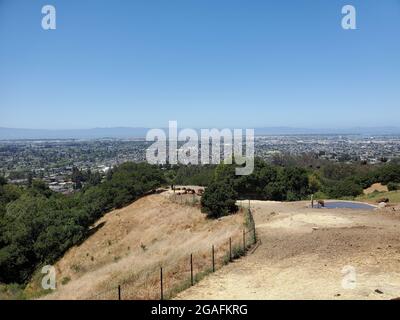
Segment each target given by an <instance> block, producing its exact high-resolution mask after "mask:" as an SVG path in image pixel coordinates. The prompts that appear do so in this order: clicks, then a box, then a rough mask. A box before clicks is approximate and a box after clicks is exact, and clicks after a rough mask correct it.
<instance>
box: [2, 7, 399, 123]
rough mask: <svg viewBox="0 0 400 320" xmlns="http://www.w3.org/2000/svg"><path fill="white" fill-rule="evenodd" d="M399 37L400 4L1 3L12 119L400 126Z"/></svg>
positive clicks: (5, 106) (7, 115)
mask: <svg viewBox="0 0 400 320" xmlns="http://www.w3.org/2000/svg"><path fill="white" fill-rule="evenodd" d="M45 4H52V5H54V6H55V7H56V10H57V29H56V30H50V31H45V30H43V29H42V28H41V19H42V16H43V15H42V13H41V8H42V6H43V5H45ZM345 4H352V5H354V6H355V7H356V9H357V30H343V29H342V28H341V18H342V14H341V8H342V6H343V5H345ZM399 40H400V0H379V1H378V0H362V1H355V0H348V1H338V0H291V1H289V0H280V1H268V0H262V1H261V0H260V1H258V0H257V1H256V0H168V1H166V0H140V1H139V0H132V1H128V0H127V1H122V0H120V1H111V0H97V1H94V0H83V1H78V0H64V1H57V0H46V1H35V0H26V1H22V0H0V126H2V127H15V128H47V129H70V128H92V127H113V126H144V127H165V126H167V124H168V120H177V121H178V124H179V126H183V127H197V128H199V127H214V126H215V127H249V128H250V127H262V126H292V127H318V128H323V127H330V128H345V127H352V126H386V125H390V126H398V125H400V121H399V119H400V41H399Z"/></svg>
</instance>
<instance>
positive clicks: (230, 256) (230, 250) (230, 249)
mask: <svg viewBox="0 0 400 320" xmlns="http://www.w3.org/2000/svg"><path fill="white" fill-rule="evenodd" d="M229 261H232V238H229Z"/></svg>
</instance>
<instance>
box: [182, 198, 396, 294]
mask: <svg viewBox="0 0 400 320" xmlns="http://www.w3.org/2000/svg"><path fill="white" fill-rule="evenodd" d="M252 207H253V212H254V217H255V221H256V226H257V231H258V236H259V239H260V240H261V244H260V245H259V247H258V248H257V249H256V251H255V252H254V253H253V254H251V255H248V256H247V257H245V258H242V259H240V260H238V261H236V262H234V263H232V264H229V265H227V266H226V267H224V268H222V269H221V270H219V271H217V272H216V273H215V274H212V275H210V276H209V277H207V278H206V279H204V280H203V281H201V282H200V283H199V284H197V285H195V286H194V287H192V288H189V289H188V290H186V291H184V292H182V293H181V294H179V295H178V297H177V299H391V298H395V297H400V218H399V217H396V216H394V215H390V214H387V213H384V212H383V211H379V210H375V211H360V210H351V209H310V208H307V204H306V203H305V202H296V203H279V202H268V201H253V202H252ZM353 271H354V272H353Z"/></svg>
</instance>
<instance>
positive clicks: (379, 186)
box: [364, 183, 389, 194]
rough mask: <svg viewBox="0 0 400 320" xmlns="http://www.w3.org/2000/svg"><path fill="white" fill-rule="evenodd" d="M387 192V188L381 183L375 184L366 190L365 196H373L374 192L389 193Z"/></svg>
mask: <svg viewBox="0 0 400 320" xmlns="http://www.w3.org/2000/svg"><path fill="white" fill-rule="evenodd" d="M387 191H389V190H388V187H387V186H384V185H383V184H381V183H374V184H373V185H371V186H370V187H369V188H366V189H364V194H371V193H374V192H387Z"/></svg>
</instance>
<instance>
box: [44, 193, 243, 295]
mask: <svg viewBox="0 0 400 320" xmlns="http://www.w3.org/2000/svg"><path fill="white" fill-rule="evenodd" d="M242 228H243V215H242V214H237V215H232V216H228V217H224V218H222V219H219V220H207V219H205V215H204V214H202V213H201V212H200V210H199V209H198V208H196V207H192V206H184V205H179V204H176V203H173V202H171V201H170V200H169V199H168V197H167V196H166V195H163V194H158V195H150V196H146V197H144V198H141V199H139V200H137V201H136V202H134V203H132V204H131V205H129V206H127V207H125V208H123V209H119V210H114V211H112V212H110V213H108V214H106V215H105V216H104V217H103V218H102V219H100V220H99V221H98V222H97V223H96V225H95V226H94V228H93V234H92V235H91V236H90V237H89V238H88V239H86V240H85V241H84V242H83V243H82V244H80V245H79V246H75V247H73V248H71V249H70V250H69V251H68V252H67V253H66V254H65V255H64V257H63V258H62V259H60V260H59V261H58V262H57V263H56V264H55V267H56V270H57V290H56V291H55V292H54V293H52V294H50V295H47V296H45V297H44V298H45V299H90V298H92V299H103V298H104V299H114V298H115V290H114V288H115V287H117V286H118V285H119V284H124V283H129V285H126V286H125V287H126V288H127V289H128V290H126V289H125V287H124V292H123V294H124V298H131V299H133V298H135V299H146V298H155V297H157V296H156V295H155V293H157V294H158V290H159V289H158V283H157V275H158V272H159V266H160V265H162V266H163V267H164V268H165V269H166V270H167V271H166V272H168V269H170V270H172V269H173V266H174V264H175V263H177V262H178V261H181V260H182V259H187V257H188V256H189V255H190V253H192V252H201V251H209V250H210V248H211V245H212V244H215V245H218V244H219V243H222V242H224V241H226V239H228V238H229V237H230V236H231V235H233V234H235V233H238V232H239V231H241V230H242ZM99 293H104V294H99Z"/></svg>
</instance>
